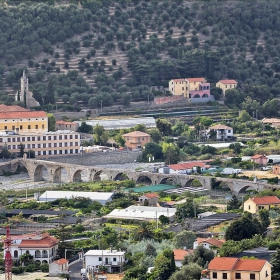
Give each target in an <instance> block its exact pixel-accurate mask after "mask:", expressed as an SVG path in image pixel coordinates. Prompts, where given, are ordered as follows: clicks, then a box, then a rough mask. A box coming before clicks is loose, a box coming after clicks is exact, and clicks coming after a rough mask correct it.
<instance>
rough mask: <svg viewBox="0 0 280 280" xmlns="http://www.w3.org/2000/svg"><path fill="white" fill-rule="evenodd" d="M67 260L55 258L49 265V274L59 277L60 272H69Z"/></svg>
mask: <svg viewBox="0 0 280 280" xmlns="http://www.w3.org/2000/svg"><path fill="white" fill-rule="evenodd" d="M68 266H69V262H68V261H67V260H66V259H59V260H56V261H54V262H52V263H50V265H49V276H51V277H59V276H61V274H69V271H68Z"/></svg>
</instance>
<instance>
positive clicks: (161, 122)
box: [156, 119, 172, 136]
mask: <svg viewBox="0 0 280 280" xmlns="http://www.w3.org/2000/svg"><path fill="white" fill-rule="evenodd" d="M156 126H157V129H158V130H159V131H160V133H161V134H162V135H163V136H168V135H171V134H172V124H171V122H169V121H167V120H166V119H157V120H156Z"/></svg>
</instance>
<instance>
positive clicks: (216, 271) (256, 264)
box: [208, 257, 271, 280]
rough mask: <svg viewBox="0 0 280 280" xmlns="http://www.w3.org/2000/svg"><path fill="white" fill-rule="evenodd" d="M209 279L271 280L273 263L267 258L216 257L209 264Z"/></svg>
mask: <svg viewBox="0 0 280 280" xmlns="http://www.w3.org/2000/svg"><path fill="white" fill-rule="evenodd" d="M208 274H209V279H210V280H212V279H215V280H222V279H228V280H236V279H242V280H271V264H270V263H269V262H267V261H266V260H251V259H238V258H228V257H216V258H214V259H213V260H212V261H211V262H210V263H209V265H208Z"/></svg>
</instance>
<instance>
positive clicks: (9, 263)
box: [0, 226, 39, 280]
mask: <svg viewBox="0 0 280 280" xmlns="http://www.w3.org/2000/svg"><path fill="white" fill-rule="evenodd" d="M5 229H6V237H5V239H4V240H0V242H4V251H5V280H12V268H13V258H12V254H11V244H12V242H13V240H17V239H21V238H24V237H26V236H29V237H30V236H31V235H36V234H38V233H39V232H35V233H31V234H24V235H20V236H13V237H11V229H10V226H6V227H5Z"/></svg>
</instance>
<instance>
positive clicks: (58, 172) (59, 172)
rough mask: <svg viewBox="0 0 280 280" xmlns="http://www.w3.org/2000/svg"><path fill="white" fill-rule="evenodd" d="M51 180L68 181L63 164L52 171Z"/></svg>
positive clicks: (56, 181) (57, 181) (55, 181)
mask: <svg viewBox="0 0 280 280" xmlns="http://www.w3.org/2000/svg"><path fill="white" fill-rule="evenodd" d="M53 182H54V183H61V182H66V183H69V174H68V172H67V170H66V169H65V168H64V167H63V166H59V167H58V168H56V169H55V171H54V172H53Z"/></svg>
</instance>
